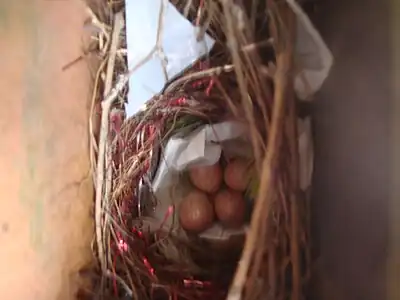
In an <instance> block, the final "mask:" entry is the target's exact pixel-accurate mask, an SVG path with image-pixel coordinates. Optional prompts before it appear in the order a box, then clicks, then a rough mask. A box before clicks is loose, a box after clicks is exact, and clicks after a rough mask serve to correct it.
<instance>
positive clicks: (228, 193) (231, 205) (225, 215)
mask: <svg viewBox="0 0 400 300" xmlns="http://www.w3.org/2000/svg"><path fill="white" fill-rule="evenodd" d="M214 209H215V213H216V215H217V218H218V219H219V220H220V221H221V224H222V225H224V226H226V227H231V228H238V227H240V226H242V225H243V222H244V218H245V209H246V204H245V202H244V198H243V195H242V194H241V193H240V192H237V191H234V190H230V189H225V190H222V191H220V192H219V193H218V194H216V196H215V198H214Z"/></svg>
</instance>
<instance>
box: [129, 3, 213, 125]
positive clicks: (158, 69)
mask: <svg viewBox="0 0 400 300" xmlns="http://www.w3.org/2000/svg"><path fill="white" fill-rule="evenodd" d="M125 4H126V35H127V36H126V39H127V47H128V49H127V50H128V67H129V70H133V69H135V68H137V69H136V70H135V71H134V72H133V73H132V75H131V77H130V79H129V94H128V104H127V106H126V113H127V117H130V116H132V115H134V114H136V113H137V112H138V111H140V110H141V109H142V108H143V106H144V104H145V103H146V101H148V100H150V99H151V98H152V97H153V96H155V95H156V94H158V93H159V92H161V90H162V89H163V87H164V86H165V84H166V82H167V81H168V80H171V79H173V78H174V77H175V76H176V75H178V74H179V73H181V72H182V71H184V70H185V69H186V68H188V67H189V66H190V65H192V64H193V63H194V62H196V60H198V59H199V58H200V57H202V56H204V55H205V54H207V53H208V52H209V51H210V50H211V48H212V47H213V45H214V42H215V41H214V40H213V39H212V38H211V37H210V36H209V35H207V34H206V35H205V36H204V39H203V40H201V41H197V28H196V27H195V26H193V25H192V24H191V23H190V22H189V21H188V20H187V19H186V18H185V17H184V16H183V15H181V14H180V13H179V11H178V10H177V9H176V8H175V6H174V5H172V4H171V3H170V2H169V1H167V0H145V1H143V0H125ZM160 16H161V19H160ZM159 27H160V28H161V30H160V44H161V48H162V51H156V52H155V53H153V54H151V52H152V51H153V50H154V49H155V46H156V42H157V34H158V31H159ZM138 65H140V66H139V67H138Z"/></svg>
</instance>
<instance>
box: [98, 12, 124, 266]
mask: <svg viewBox="0 0 400 300" xmlns="http://www.w3.org/2000/svg"><path fill="white" fill-rule="evenodd" d="M122 28H123V16H122V13H117V14H116V15H115V18H114V30H113V35H112V41H111V49H110V55H109V59H108V65H107V73H106V82H105V90H104V94H105V95H107V94H108V93H110V90H111V85H112V79H113V72H114V65H115V55H116V51H117V47H118V44H119V36H120V34H121V30H122ZM117 95H118V93H116V96H117ZM113 102H114V99H113V98H110V99H108V98H106V99H105V100H104V101H103V102H102V116H101V128H100V143H99V153H98V159H97V180H96V202H95V212H96V218H95V219H96V240H97V247H98V255H99V260H100V265H101V269H102V270H103V271H105V270H106V259H105V256H104V248H103V238H102V217H103V214H102V207H103V204H104V203H103V201H107V199H108V198H107V197H108V195H107V193H108V194H110V186H109V185H110V184H111V182H108V181H107V182H106V189H105V195H104V197H103V183H104V165H105V162H106V161H108V162H109V158H106V157H105V156H106V148H107V141H108V132H109V130H108V122H109V114H110V109H111V106H112V103H113ZM107 156H108V155H107ZM106 167H107V170H108V169H110V168H109V167H108V166H107V165H106ZM107 173H108V172H107ZM107 179H109V178H108V176H107ZM107 183H108V184H107Z"/></svg>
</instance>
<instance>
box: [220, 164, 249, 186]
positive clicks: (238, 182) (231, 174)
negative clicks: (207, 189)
mask: <svg viewBox="0 0 400 300" xmlns="http://www.w3.org/2000/svg"><path fill="white" fill-rule="evenodd" d="M224 181H225V183H226V185H227V186H228V187H230V188H231V189H233V190H235V191H240V192H243V191H244V190H246V188H247V186H248V184H249V181H250V165H249V162H248V161H246V160H244V159H235V160H233V161H231V162H229V163H228V165H227V166H226V168H225V172H224Z"/></svg>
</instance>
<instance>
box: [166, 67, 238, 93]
mask: <svg viewBox="0 0 400 300" xmlns="http://www.w3.org/2000/svg"><path fill="white" fill-rule="evenodd" d="M233 70H234V66H233V65H226V66H222V67H215V68H210V69H207V70H204V71H199V72H195V73H190V74H188V75H185V76H182V77H180V78H178V79H176V80H175V81H174V82H172V83H171V84H170V85H168V86H167V87H166V89H165V90H164V91H163V94H168V93H170V92H172V91H174V90H175V89H176V88H177V87H178V86H180V85H183V84H184V83H186V82H189V81H192V80H197V79H201V78H204V77H210V76H218V75H221V74H222V73H224V72H231V71H233Z"/></svg>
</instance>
